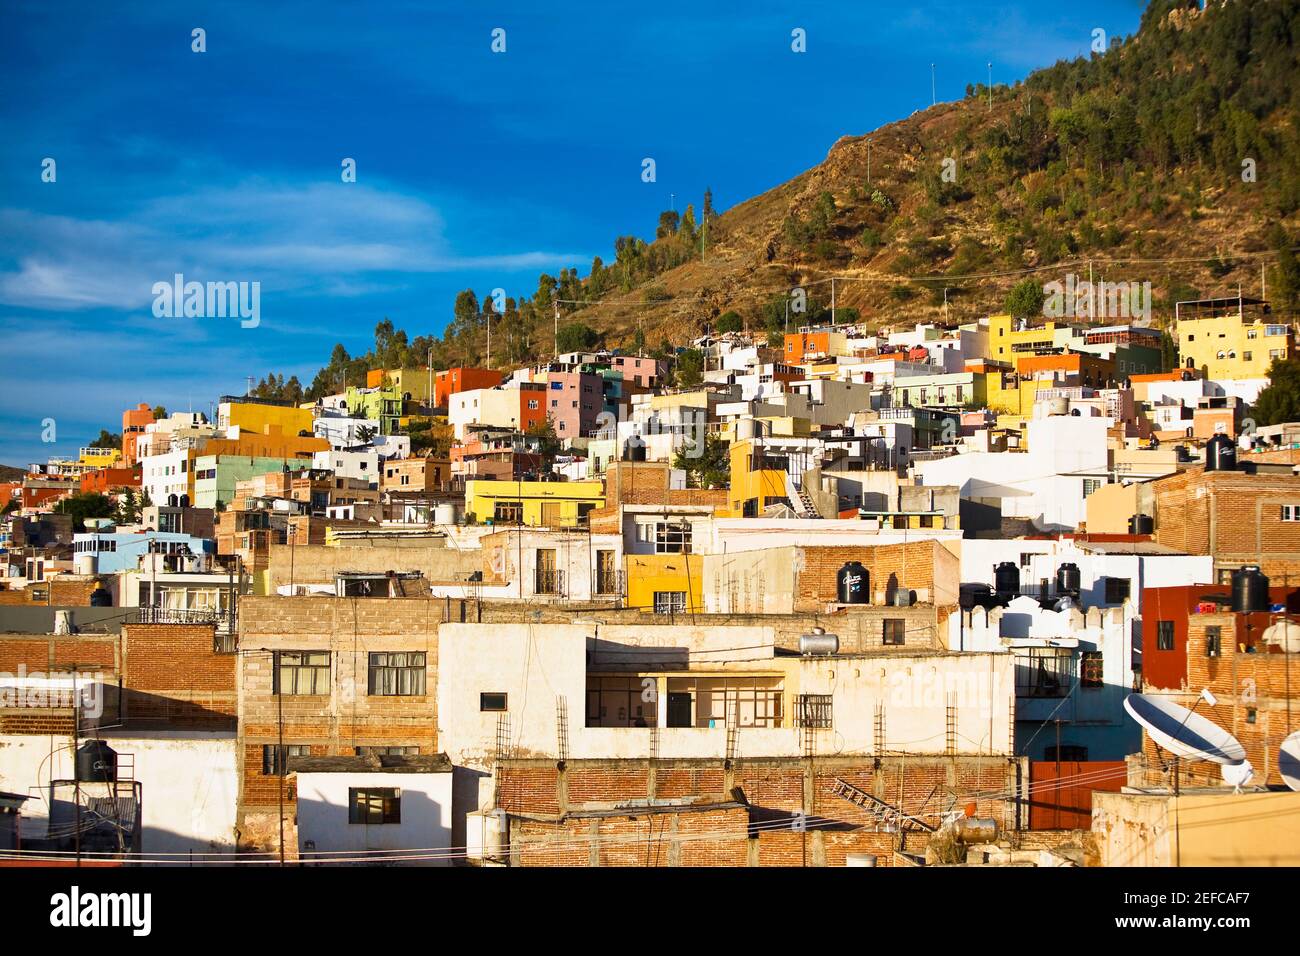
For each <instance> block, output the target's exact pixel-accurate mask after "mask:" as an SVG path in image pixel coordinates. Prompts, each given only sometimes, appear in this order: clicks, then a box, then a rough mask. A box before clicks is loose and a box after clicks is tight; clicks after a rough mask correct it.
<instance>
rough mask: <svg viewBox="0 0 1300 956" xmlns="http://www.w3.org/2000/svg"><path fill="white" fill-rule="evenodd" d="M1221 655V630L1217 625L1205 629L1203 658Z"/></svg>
mask: <svg viewBox="0 0 1300 956" xmlns="http://www.w3.org/2000/svg"><path fill="white" fill-rule="evenodd" d="M1222 653H1223V629H1222V628H1221V627H1220V626H1219V625H1218V624H1210V625H1208V626H1207V627H1206V628H1205V656H1206V657H1219V656H1220V655H1221V654H1222Z"/></svg>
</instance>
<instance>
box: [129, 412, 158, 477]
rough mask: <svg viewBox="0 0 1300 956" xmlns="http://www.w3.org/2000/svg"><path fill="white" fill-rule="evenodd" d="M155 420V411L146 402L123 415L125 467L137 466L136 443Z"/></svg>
mask: <svg viewBox="0 0 1300 956" xmlns="http://www.w3.org/2000/svg"><path fill="white" fill-rule="evenodd" d="M153 420H154V418H153V409H152V408H150V407H149V406H148V405H146V404H145V403H144V402H141V403H140V404H139V405H137V406H136V407H135V408H128V409H127V410H126V411H124V412H123V413H122V463H123V464H124V465H134V464H135V462H136V447H135V446H136V443H137V442H138V441H139V440H140V436H141V435H143V434H144V430H145V429H146V428H147V427H148V426H149V425H152V424H153Z"/></svg>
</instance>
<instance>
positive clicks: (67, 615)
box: [54, 611, 72, 634]
mask: <svg viewBox="0 0 1300 956" xmlns="http://www.w3.org/2000/svg"><path fill="white" fill-rule="evenodd" d="M54 633H55V634H71V633H72V612H71V611H55V612H54Z"/></svg>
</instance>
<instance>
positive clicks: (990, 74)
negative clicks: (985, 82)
mask: <svg viewBox="0 0 1300 956" xmlns="http://www.w3.org/2000/svg"><path fill="white" fill-rule="evenodd" d="M992 110H993V64H992V63H990V64H989V111H990V112H992Z"/></svg>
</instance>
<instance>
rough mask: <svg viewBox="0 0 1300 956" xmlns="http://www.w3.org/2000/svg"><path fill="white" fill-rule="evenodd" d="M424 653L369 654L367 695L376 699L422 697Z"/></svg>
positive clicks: (386, 652) (384, 652)
mask: <svg viewBox="0 0 1300 956" xmlns="http://www.w3.org/2000/svg"><path fill="white" fill-rule="evenodd" d="M424 661H425V657H424V651H406V652H398V653H394V652H388V651H380V652H371V654H370V684H369V689H368V691H367V693H369V694H371V695H373V696H376V697H423V696H424V681H425V668H424Z"/></svg>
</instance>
